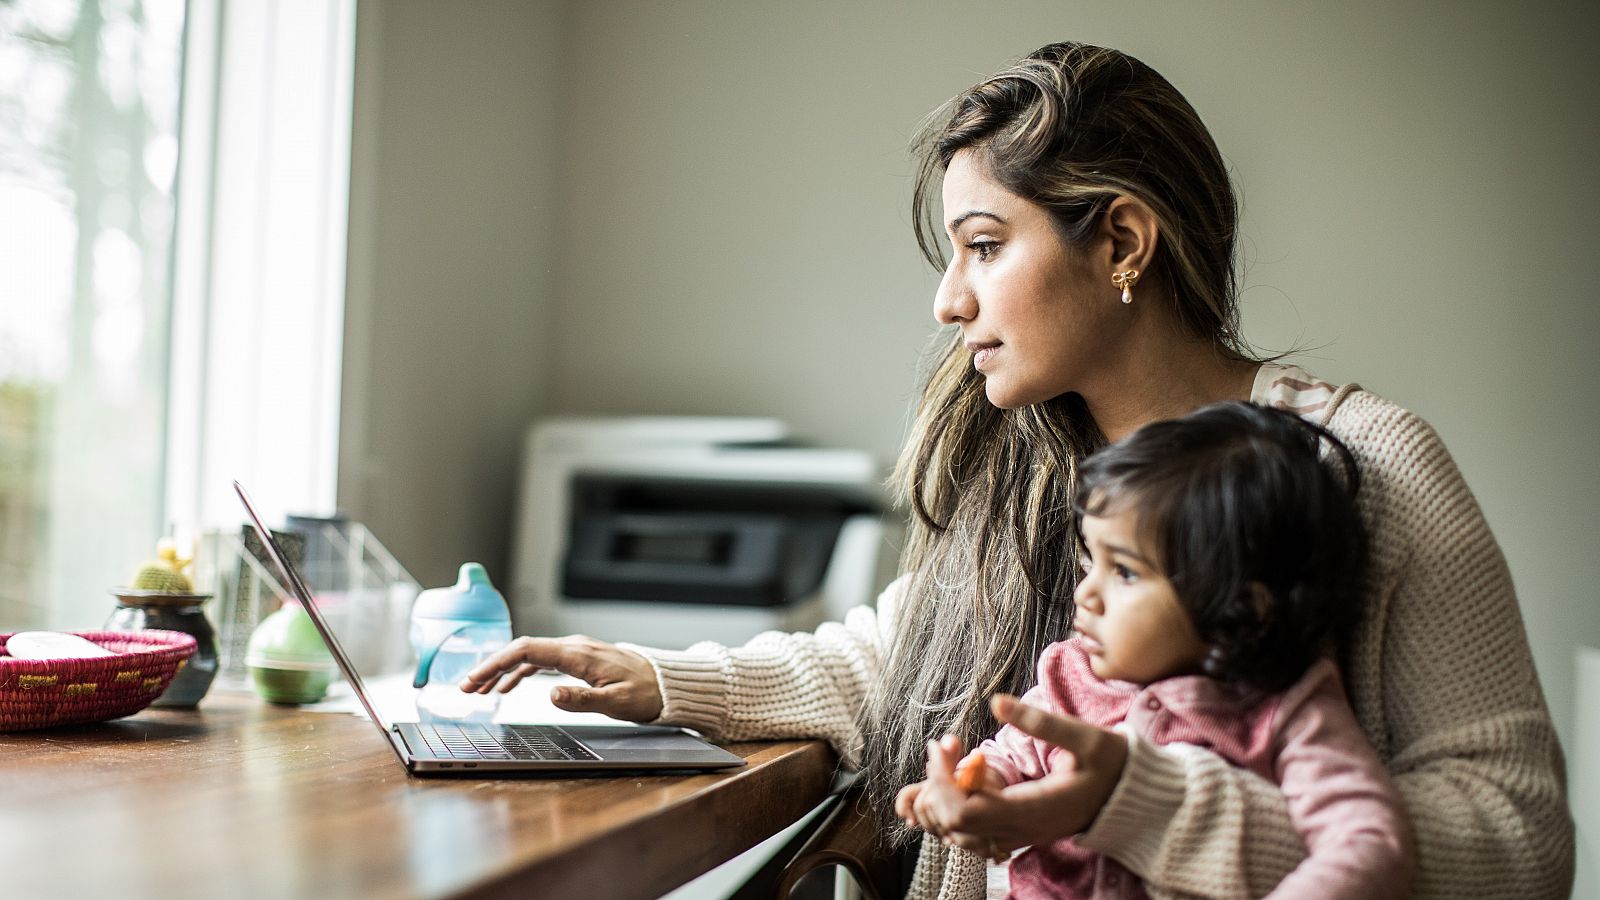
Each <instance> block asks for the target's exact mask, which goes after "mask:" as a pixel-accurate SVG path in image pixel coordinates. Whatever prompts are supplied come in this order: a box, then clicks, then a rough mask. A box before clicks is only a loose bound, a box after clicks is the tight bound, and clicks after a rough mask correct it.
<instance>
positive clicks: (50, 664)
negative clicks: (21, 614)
mask: <svg viewBox="0 0 1600 900" xmlns="http://www.w3.org/2000/svg"><path fill="white" fill-rule="evenodd" d="M73 633H74V634H76V635H77V636H78V637H81V638H84V639H85V640H89V641H93V642H94V643H96V644H99V645H100V646H102V647H104V648H106V649H107V650H110V651H111V652H112V654H113V655H111V656H96V657H90V658H87V659H84V658H80V659H17V658H15V657H13V656H10V655H7V654H6V652H5V642H6V641H7V640H9V639H10V638H11V635H10V634H0V731H25V730H27V729H30V728H49V727H51V726H54V725H72V724H76V723H79V722H99V721H103V720H105V719H116V718H120V717H122V716H129V715H132V714H134V713H136V712H138V711H139V710H141V709H144V708H145V707H146V706H149V705H150V701H152V700H154V699H156V698H157V697H159V696H161V692H162V691H164V690H166V689H167V684H168V682H170V681H172V676H173V675H176V674H177V672H178V669H179V668H181V667H182V666H183V664H184V662H185V661H186V660H188V658H189V656H190V655H191V654H193V653H194V649H195V641H194V638H193V637H191V636H189V635H187V634H183V633H182V632H177V631H159V630H156V629H149V630H145V631H77V632H73Z"/></svg>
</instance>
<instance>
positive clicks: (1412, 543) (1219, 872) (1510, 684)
mask: <svg viewBox="0 0 1600 900" xmlns="http://www.w3.org/2000/svg"><path fill="white" fill-rule="evenodd" d="M1329 427H1330V429H1331V430H1332V431H1333V432H1334V433H1335V434H1337V435H1338V436H1339V437H1340V438H1341V439H1342V440H1343V441H1344V442H1345V443H1346V444H1347V445H1348V446H1349V447H1350V449H1351V451H1352V452H1353V453H1354V454H1355V456H1356V458H1357V461H1358V463H1359V466H1360V470H1361V479H1362V482H1361V488H1360V492H1359V494H1358V495H1357V501H1358V505H1359V506H1360V507H1361V513H1362V516H1363V519H1364V520H1365V522H1366V525H1367V529H1368V534H1369V543H1370V544H1371V548H1372V560H1371V565H1370V567H1369V572H1368V579H1367V586H1366V597H1365V601H1364V607H1363V621H1362V624H1361V626H1360V629H1359V631H1358V633H1357V635H1356V637H1355V640H1354V642H1353V645H1352V647H1351V650H1350V652H1349V653H1348V654H1347V656H1346V673H1347V675H1348V676H1349V679H1350V691H1351V701H1352V703H1353V705H1354V707H1355V711H1356V715H1357V719H1358V721H1359V722H1360V724H1361V728H1362V731H1363V732H1364V733H1365V734H1366V736H1367V738H1368V739H1369V740H1371V741H1372V743H1373V745H1374V747H1375V748H1376V749H1377V751H1378V753H1379V756H1380V757H1381V758H1382V759H1383V760H1384V763H1385V765H1386V766H1387V767H1388V769H1389V773H1390V776H1391V777H1392V779H1393V781H1394V783H1395V785H1396V786H1397V787H1398V789H1399V790H1400V793H1401V796H1402V797H1403V798H1404V801H1405V805H1406V809H1407V812H1409V813H1410V815H1411V819H1412V824H1413V828H1414V830H1415V833H1416V843H1417V877H1416V883H1415V892H1416V895H1417V896H1422V897H1466V896H1471V897H1508V898H1510V897H1518V898H1524V897H1528V898H1532V897H1551V898H1555V897H1565V896H1567V894H1568V892H1569V891H1570V890H1571V884H1572V865H1573V831H1572V820H1571V817H1570V816H1569V815H1568V813H1567V806H1566V788H1565V783H1564V775H1563V764H1562V758H1561V751H1560V747H1559V746H1558V744H1557V742H1556V737H1555V731H1554V728H1553V726H1552V724H1551V722H1550V717H1549V713H1548V712H1547V710H1546V708H1545V704H1544V698H1543V695H1542V694H1541V692H1540V689H1539V684H1538V680H1537V677H1536V675H1535V672H1534V668H1533V660H1532V655H1531V653H1530V651H1529V649H1528V643H1527V637H1526V634H1525V633H1524V631H1523V625H1522V617H1521V614H1520V612H1519V610H1518V608H1517V602H1516V595H1515V592H1514V591H1513V589H1512V586H1511V578H1510V574H1509V572H1508V570H1507V568H1506V564H1505V560H1504V558H1503V556H1502V555H1501V552H1500V549H1499V546H1498V545H1497V544H1496V542H1495V540H1494V537H1493V535H1492V534H1491V533H1490V531H1489V528H1488V525H1487V524H1486V522H1485V521H1484V519H1483V515H1482V512H1481V511H1480V510H1479V508H1478V505H1477V503H1476V501H1475V500H1474V499H1473V497H1472V494H1471V492H1470V491H1468V489H1467V487H1466V485H1465V482H1464V481H1463V480H1462V478H1461V475H1460V473H1459V471H1457V469H1456V467H1455V464H1454V462H1453V461H1452V460H1451V459H1450V456H1449V454H1448V453H1447V452H1446V451H1445V449H1444V446H1443V444H1442V443H1441V442H1440V441H1439V438H1438V436H1437V435H1435V434H1434V432H1433V430H1432V429H1431V428H1429V427H1428V426H1427V424H1426V423H1425V422H1423V421H1422V420H1421V419H1420V418H1418V417H1416V416H1414V415H1412V414H1410V413H1407V412H1405V411H1404V410H1402V409H1400V408H1398V407H1396V406H1394V405H1393V404H1390V403H1388V402H1387V401H1384V400H1382V399H1380V398H1377V397H1375V396H1373V395H1371V394H1366V393H1361V392H1357V393H1355V394H1353V395H1351V396H1350V398H1349V399H1347V400H1345V402H1344V403H1343V404H1342V405H1341V406H1340V408H1339V409H1338V410H1337V412H1336V413H1335V415H1334V416H1333V417H1332V418H1331V419H1330V421H1329ZM1079 843H1080V844H1081V845H1083V846H1086V847H1091V848H1093V849H1097V850H1101V851H1103V852H1105V853H1107V854H1109V855H1110V856H1112V857H1113V858H1115V859H1117V860H1118V861H1120V862H1122V863H1123V864H1124V865H1126V866H1128V867H1129V868H1130V869H1132V870H1133V871H1134V872H1136V873H1138V874H1139V875H1140V876H1141V877H1143V878H1144V879H1145V880H1146V881H1147V882H1148V883H1150V884H1152V885H1155V886H1159V887H1162V888H1169V889H1172V890H1175V891H1180V892H1187V893H1193V894H1200V895H1208V896H1242V895H1246V894H1251V895H1256V894H1260V893H1263V892H1265V891H1266V890H1270V889H1271V888H1272V887H1273V886H1274V885H1276V884H1277V883H1278V881H1279V880H1280V879H1281V878H1282V877H1283V876H1284V875H1287V874H1288V873H1289V872H1290V871H1292V870H1293V868H1294V867H1295V866H1296V865H1298V864H1299V863H1300V861H1301V859H1302V858H1303V856H1304V854H1305V850H1304V846H1303V844H1302V843H1301V841H1300V839H1299V836H1298V835H1297V834H1296V833H1295V831H1294V829H1293V826H1292V823H1291V820H1290V817H1289V814H1288V808H1287V806H1286V803H1285V800H1284V797H1283V795H1282V793H1281V792H1280V791H1279V790H1278V788H1277V786H1276V785H1274V784H1272V783H1271V782H1269V781H1267V780H1266V779H1263V778H1260V777H1258V776H1255V775H1252V774H1250V773H1247V772H1244V771H1242V770H1238V769H1234V768H1232V767H1231V766H1229V765H1228V764H1227V763H1226V762H1225V761H1223V760H1222V759H1220V758H1218V757H1217V756H1215V755H1214V754H1212V753H1210V752H1209V751H1205V750H1200V749H1197V748H1193V747H1184V746H1173V747H1164V748H1163V747H1155V746H1153V745H1149V744H1147V743H1145V742H1143V741H1136V742H1134V746H1133V747H1132V748H1131V749H1130V755H1129V758H1128V764H1127V767H1126V768H1125V769H1124V772H1123V777H1122V779H1121V781H1120V783H1119V784H1118V785H1117V788H1116V789H1115V790H1114V791H1113V793H1112V796H1111V799H1110V801H1109V802H1108V803H1107V804H1106V807H1105V809H1103V810H1102V811H1101V813H1100V815H1099V817H1098V818H1097V819H1096V820H1095V823H1094V825H1093V826H1092V827H1091V829H1090V830H1089V831H1088V832H1086V833H1085V834H1084V835H1082V836H1080V838H1079Z"/></svg>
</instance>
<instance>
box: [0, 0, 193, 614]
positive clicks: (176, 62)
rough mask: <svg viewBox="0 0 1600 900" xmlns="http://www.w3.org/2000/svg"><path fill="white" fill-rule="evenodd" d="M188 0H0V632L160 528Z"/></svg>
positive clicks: (82, 600) (72, 594) (81, 594)
mask: <svg viewBox="0 0 1600 900" xmlns="http://www.w3.org/2000/svg"><path fill="white" fill-rule="evenodd" d="M183 27H184V2H183V0H0V631H15V630H21V629H26V628H41V627H49V628H77V629H85V628H90V629H92V628H98V627H99V626H100V625H101V623H102V622H103V620H104V618H105V616H106V614H107V613H108V612H109V610H110V608H111V603H112V601H111V599H110V597H109V595H108V594H107V590H108V588H110V587H111V586H112V585H116V584H121V583H123V582H124V581H125V580H126V579H127V577H128V575H129V573H130V572H131V570H132V567H133V566H135V565H136V564H137V563H138V562H139V561H140V560H142V559H145V558H147V557H149V556H150V555H151V554H152V552H153V550H154V546H155V541H156V538H157V537H159V536H160V534H161V531H162V528H163V509H162V503H163V489H164V484H163V479H164V475H163V473H164V466H163V460H164V442H165V437H166V425H165V423H166V413H167V398H168V390H167V380H168V379H167V372H168V360H169V331H170V325H171V322H170V310H171V298H172V290H171V275H170V273H171V255H172V254H171V250H172V235H173V225H174V209H175V205H174V180H175V178H174V176H175V172H176V168H177V159H178V146H179V144H178V110H179V97H180V80H181V71H182V58H183Z"/></svg>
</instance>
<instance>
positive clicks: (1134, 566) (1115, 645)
mask: <svg viewBox="0 0 1600 900" xmlns="http://www.w3.org/2000/svg"><path fill="white" fill-rule="evenodd" d="M1082 527H1083V540H1084V544H1085V546H1086V547H1087V549H1088V559H1087V560H1086V561H1085V568H1084V573H1083V578H1082V580H1080V581H1079V582H1078V589H1077V591H1076V592H1075V593H1074V594H1073V599H1074V600H1076V601H1077V604H1078V612H1077V618H1076V621H1075V628H1076V630H1077V632H1078V634H1079V635H1080V637H1081V638H1082V644H1083V647H1084V649H1085V650H1086V651H1088V653H1089V664H1090V667H1091V668H1092V669H1093V670H1094V673H1095V674H1096V675H1098V676H1100V677H1101V678H1105V679H1112V680H1117V681H1133V682H1138V683H1140V684H1148V683H1150V682H1152V681H1159V680H1160V679H1162V678H1169V677H1171V676H1173V675H1183V674H1188V673H1192V672H1195V671H1198V670H1199V667H1200V661H1201V660H1203V659H1205V654H1206V649H1207V648H1206V645H1205V644H1204V643H1202V642H1201V640H1200V637H1199V635H1197V634H1195V630H1194V625H1193V623H1191V622H1190V621H1189V615H1188V614H1187V613H1186V612H1184V610H1183V606H1182V605H1181V604H1179V602H1178V594H1177V592H1176V591H1175V590H1173V587H1172V582H1170V581H1168V580H1167V578H1166V576H1165V575H1164V574H1162V573H1161V571H1160V570H1159V569H1157V568H1156V565H1155V562H1154V561H1155V559H1156V555H1155V554H1154V553H1151V552H1149V551H1148V550H1147V549H1146V548H1145V544H1144V541H1142V540H1141V539H1140V537H1139V534H1138V529H1137V519H1136V518H1135V516H1134V515H1133V513H1132V512H1128V511H1125V512H1119V513H1116V514H1114V515H1109V516H1088V515H1086V516H1084V517H1083V522H1082Z"/></svg>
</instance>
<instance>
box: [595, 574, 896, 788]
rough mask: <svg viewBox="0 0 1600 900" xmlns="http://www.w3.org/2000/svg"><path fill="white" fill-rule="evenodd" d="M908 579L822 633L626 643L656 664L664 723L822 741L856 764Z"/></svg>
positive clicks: (731, 735) (719, 734)
mask: <svg viewBox="0 0 1600 900" xmlns="http://www.w3.org/2000/svg"><path fill="white" fill-rule="evenodd" d="M903 584H904V582H903V580H901V581H896V582H895V583H894V584H891V585H890V586H889V587H888V588H887V589H886V590H885V591H884V592H883V594H881V595H880V596H879V599H878V608H877V609H876V610H875V609H873V608H871V607H866V606H860V607H856V608H855V609H852V610H850V611H849V612H848V613H847V614H846V615H845V617H844V621H843V622H842V623H841V622H828V623H825V624H823V625H822V626H821V627H819V628H818V629H817V630H816V631H814V632H796V633H792V634H786V633H782V632H776V631H769V632H765V633H763V634H759V635H757V636H756V637H754V638H752V639H751V640H750V642H749V643H747V644H745V645H743V646H740V647H725V646H722V645H721V644H715V643H712V642H709V641H706V642H702V643H699V644H695V645H694V646H692V647H690V648H689V649H687V650H681V651H679V650H660V649H655V648H651V647H640V646H637V645H633V644H622V645H619V646H623V647H626V648H627V649H629V650H633V651H634V652H636V653H639V654H641V655H642V656H644V657H645V658H646V659H648V660H649V661H650V664H651V666H653V667H654V668H655V672H656V681H657V684H658V685H659V687H660V689H661V699H662V710H661V716H660V717H659V718H658V719H657V720H656V721H657V722H658V723H660V724H670V725H680V726H685V727H689V728H694V729H696V730H698V731H700V732H703V733H704V734H706V735H707V736H710V737H713V738H718V739H721V740H730V741H740V740H762V739H777V738H800V737H805V738H821V739H823V740H826V741H828V742H829V743H830V744H832V745H833V747H834V750H835V751H837V752H838V753H839V755H840V756H841V758H843V759H844V761H845V763H846V764H847V765H853V764H854V763H855V762H856V759H857V757H858V751H859V741H860V735H859V733H858V732H859V729H858V727H857V725H856V718H857V713H858V712H859V711H860V708H861V704H862V702H863V701H864V700H865V698H866V694H867V687H868V685H870V684H871V683H872V682H873V681H874V680H875V679H876V678H877V677H878V672H879V665H880V660H881V658H882V655H883V652H884V649H885V648H886V647H887V645H888V631H887V629H888V628H889V624H888V623H889V622H891V621H892V620H893V616H894V609H895V608H896V603H895V600H896V599H897V598H898V596H899V591H900V590H902V589H903Z"/></svg>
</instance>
